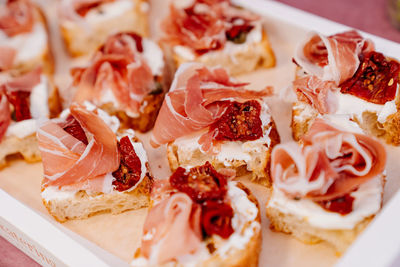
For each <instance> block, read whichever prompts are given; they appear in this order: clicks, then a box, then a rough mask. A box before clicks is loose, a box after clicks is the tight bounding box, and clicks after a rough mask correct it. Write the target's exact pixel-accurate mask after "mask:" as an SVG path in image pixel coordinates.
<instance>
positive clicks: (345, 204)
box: [316, 194, 354, 215]
mask: <svg viewBox="0 0 400 267" xmlns="http://www.w3.org/2000/svg"><path fill="white" fill-rule="evenodd" d="M353 201H354V197H352V196H350V194H346V195H344V196H342V197H339V198H335V199H333V200H327V201H317V202H316V203H317V204H318V205H320V206H321V207H322V208H324V209H326V210H328V211H332V212H337V213H339V214H341V215H346V214H349V213H350V212H352V211H353Z"/></svg>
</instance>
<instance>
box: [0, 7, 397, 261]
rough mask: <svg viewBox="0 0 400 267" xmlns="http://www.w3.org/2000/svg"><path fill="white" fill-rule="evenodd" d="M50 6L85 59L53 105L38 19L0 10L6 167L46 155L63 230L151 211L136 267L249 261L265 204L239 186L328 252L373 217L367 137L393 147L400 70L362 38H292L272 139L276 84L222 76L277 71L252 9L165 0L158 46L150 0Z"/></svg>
mask: <svg viewBox="0 0 400 267" xmlns="http://www.w3.org/2000/svg"><path fill="white" fill-rule="evenodd" d="M57 5H58V7H59V8H58V10H59V12H60V16H59V21H58V23H59V27H60V29H61V35H62V37H63V38H64V41H65V47H66V50H68V52H69V53H70V55H71V56H82V55H85V56H86V63H85V64H84V65H82V66H80V67H74V68H72V69H71V70H70V78H71V80H72V82H71V84H70V85H69V86H68V87H67V88H61V89H62V91H63V92H65V91H68V93H69V94H70V95H72V96H73V97H72V99H71V101H66V100H64V102H63V103H62V104H63V105H62V106H63V107H64V108H65V109H64V110H63V111H62V112H61V102H60V98H59V97H58V91H57V89H56V88H55V86H54V85H53V82H52V79H53V78H52V72H53V70H54V67H53V60H52V56H51V48H50V45H49V35H48V31H47V26H46V19H45V17H44V16H43V13H42V12H41V10H40V8H39V7H38V6H36V5H35V4H33V3H31V2H30V1H29V0H8V1H7V3H6V4H2V5H1V6H0V50H1V53H0V54H1V56H0V112H1V113H0V167H2V166H4V165H5V164H6V163H7V160H8V159H9V157H8V156H9V155H14V154H21V155H22V156H23V157H24V159H25V160H26V161H29V162H31V161H36V160H40V159H41V160H42V163H43V181H42V188H41V193H40V192H37V193H38V194H41V198H42V200H43V204H44V205H45V206H46V208H47V210H48V212H49V213H50V214H51V215H52V216H53V217H54V218H55V219H56V220H57V221H59V222H65V221H67V220H71V219H85V218H88V217H89V216H92V215H95V214H97V213H104V212H110V213H113V214H117V213H121V212H124V211H127V210H132V209H139V208H143V207H149V210H148V215H147V218H146V221H145V223H144V227H143V236H142V239H141V246H140V248H139V249H138V250H137V251H136V253H135V256H134V259H133V261H132V262H131V265H133V266H189V265H190V266H244V265H246V266H257V265H258V255H259V253H260V251H261V236H262V235H261V229H262V226H261V215H260V209H259V203H258V201H257V199H256V198H255V197H254V196H253V194H252V193H251V192H250V190H249V189H248V188H247V187H245V186H244V185H243V184H242V183H240V182H238V181H236V179H237V178H240V177H242V176H245V175H247V176H249V177H251V181H253V182H255V183H258V184H261V185H263V186H264V188H265V194H268V200H267V203H262V204H263V205H264V204H265V205H266V210H267V211H266V213H267V217H268V218H269V222H268V223H269V224H270V227H271V229H273V230H276V231H281V232H284V233H290V234H292V235H293V236H295V237H296V238H298V239H300V240H302V241H304V242H306V243H315V242H320V241H326V242H328V243H330V244H331V245H332V246H333V247H334V248H335V249H336V251H338V252H344V251H345V250H346V249H347V247H348V246H349V245H350V244H351V243H352V242H353V241H354V239H355V238H356V237H357V236H358V235H359V233H360V232H361V231H362V230H363V229H364V228H365V227H366V226H367V225H368V223H369V222H370V221H371V219H372V218H373V217H374V216H375V215H376V214H377V212H379V210H380V208H381V205H382V198H383V192H384V185H385V179H386V172H385V167H386V166H385V165H386V157H387V156H386V150H385V147H384V145H383V144H382V143H381V142H380V141H379V140H377V139H375V137H379V138H382V139H383V140H385V141H386V142H387V143H389V144H394V145H399V144H400V138H399V136H400V135H399V132H400V127H399V126H398V121H399V119H398V117H399V114H400V113H399V112H398V81H399V79H398V77H399V72H400V65H399V63H398V62H397V61H396V60H394V59H391V58H389V57H386V56H384V55H383V54H382V53H379V52H377V51H375V49H374V44H373V43H372V41H370V40H367V39H364V38H363V37H362V36H360V35H359V34H358V33H357V32H355V31H348V32H344V33H339V34H335V35H331V36H324V35H322V34H317V33H314V32H313V33H310V35H309V36H308V37H307V39H306V40H305V41H304V42H302V43H301V44H299V46H298V48H297V50H296V53H295V55H294V62H295V64H296V65H297V70H296V75H295V80H294V81H293V90H294V92H295V93H296V96H297V101H296V102H295V103H294V104H293V116H292V131H293V136H294V139H295V140H296V141H292V142H287V143H282V144H280V137H279V134H278V130H277V127H276V125H275V122H274V118H273V117H272V113H271V110H270V108H269V106H268V104H267V102H266V99H267V98H268V97H270V96H271V95H273V94H274V89H273V88H272V87H270V86H268V81H265V86H264V89H263V90H253V89H252V88H251V86H249V83H246V82H240V81H239V80H237V79H235V78H233V77H232V76H233V75H238V74H243V73H247V72H250V71H254V70H255V69H257V68H260V67H263V68H269V67H273V66H274V65H275V57H274V54H273V52H272V48H271V46H270V44H269V41H268V38H267V34H266V31H265V29H264V27H263V24H262V21H261V18H260V17H259V16H257V15H255V14H253V13H251V12H249V11H247V10H244V9H241V8H238V7H236V6H234V5H232V4H231V3H230V1H229V0H219V1H210V0H192V1H172V3H171V4H170V7H169V14H168V15H167V16H166V18H164V19H163V22H162V25H161V28H162V30H163V35H162V37H161V39H160V40H158V43H157V42H156V41H155V40H151V39H150V38H149V37H148V32H149V30H148V25H149V21H148V12H149V10H150V5H149V3H147V1H145V0H61V1H59V2H58V3H57ZM60 38H61V36H60ZM174 70H176V72H175V73H171V71H174ZM135 131H138V132H140V133H146V132H148V131H151V133H150V135H149V136H150V140H149V144H151V145H152V146H153V148H157V147H159V146H166V151H167V152H166V154H165V157H166V159H168V162H169V165H170V169H171V171H172V172H173V173H172V175H171V176H170V177H169V179H165V180H162V179H160V177H153V175H152V170H151V168H150V165H151V164H149V161H151V160H152V159H151V157H149V156H148V152H150V153H151V150H152V148H149V149H148V151H146V150H145V147H149V146H147V145H146V144H144V143H142V141H141V140H140V139H142V138H141V135H140V133H139V134H138V133H136V132H135ZM369 134H371V135H373V136H375V137H373V136H370V135H369ZM139 137H140V139H139ZM143 140H148V138H143ZM264 223H267V222H264ZM177 236H179V238H176V237H177Z"/></svg>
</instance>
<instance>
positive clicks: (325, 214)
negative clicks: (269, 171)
mask: <svg viewBox="0 0 400 267" xmlns="http://www.w3.org/2000/svg"><path fill="white" fill-rule="evenodd" d="M382 191H383V181H382V178H381V176H378V177H376V178H374V179H371V180H370V181H368V182H366V183H365V184H363V185H361V186H360V187H359V189H358V190H357V191H355V192H352V193H351V194H350V195H351V196H352V197H353V198H354V202H353V211H352V212H351V213H349V214H347V215H340V214H339V213H336V212H330V211H327V210H325V209H323V208H322V207H321V206H319V205H318V204H316V203H315V202H313V201H311V200H309V199H300V200H294V199H291V198H289V197H287V196H286V194H285V193H284V192H282V191H280V190H279V189H278V188H276V187H274V188H273V192H272V195H271V198H270V200H269V201H268V204H267V208H268V207H270V208H274V209H278V210H279V211H280V212H282V213H284V214H288V215H294V216H296V217H298V218H299V219H302V220H305V221H307V222H308V223H309V224H310V225H311V226H313V227H317V228H321V229H330V230H345V229H353V228H354V227H355V226H356V225H357V224H358V223H360V222H362V221H363V220H364V219H366V218H368V217H370V216H372V215H375V214H376V213H377V212H378V211H379V210H380V208H381V202H382Z"/></svg>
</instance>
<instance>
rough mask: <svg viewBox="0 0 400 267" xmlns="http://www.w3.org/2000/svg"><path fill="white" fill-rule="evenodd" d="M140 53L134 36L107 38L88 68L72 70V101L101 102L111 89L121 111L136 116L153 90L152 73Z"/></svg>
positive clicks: (131, 34)
mask: <svg viewBox="0 0 400 267" xmlns="http://www.w3.org/2000/svg"><path fill="white" fill-rule="evenodd" d="M141 52H143V47H142V38H141V37H140V36H138V35H136V34H134V33H120V34H116V35H113V36H111V37H109V38H108V39H107V41H106V42H105V44H104V45H103V46H102V47H101V48H100V49H99V51H97V53H96V54H95V55H94V57H93V59H92V62H91V64H90V66H89V67H87V68H76V69H72V71H71V73H72V75H73V78H74V81H73V86H75V87H76V94H75V97H74V100H75V101H77V102H83V101H85V100H89V101H92V102H94V103H102V97H103V96H104V95H106V94H107V91H109V90H111V94H112V95H113V96H114V97H115V98H116V100H117V101H118V104H119V106H120V107H121V109H123V110H126V111H128V112H130V113H133V114H136V113H138V109H139V107H140V103H141V102H142V100H143V98H144V97H145V96H146V95H147V94H148V93H149V92H150V91H151V90H152V89H154V88H155V83H154V77H153V74H152V71H151V69H150V67H149V66H148V65H147V63H146V60H145V59H144V58H143V56H142V54H141ZM108 95H109V93H108ZM114 104H117V103H114Z"/></svg>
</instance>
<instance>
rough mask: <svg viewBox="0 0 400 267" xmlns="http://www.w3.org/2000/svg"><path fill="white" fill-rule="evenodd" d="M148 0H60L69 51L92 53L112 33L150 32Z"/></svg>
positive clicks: (62, 29)
mask: <svg viewBox="0 0 400 267" xmlns="http://www.w3.org/2000/svg"><path fill="white" fill-rule="evenodd" d="M148 11H149V3H148V1H147V0H60V1H59V14H60V20H59V25H60V30H61V33H62V36H63V37H64V41H65V45H66V48H67V50H68V51H69V53H70V54H71V55H72V56H74V57H76V56H83V55H91V54H92V53H93V52H94V51H95V50H96V49H97V48H98V47H99V46H101V45H102V44H103V43H104V41H105V40H106V39H107V37H108V36H109V35H112V34H115V33H117V32H124V31H134V32H137V33H138V34H140V35H142V36H147V35H148V21H147V20H148Z"/></svg>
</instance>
